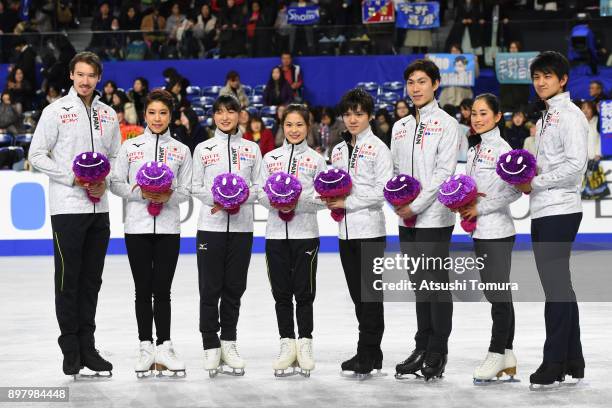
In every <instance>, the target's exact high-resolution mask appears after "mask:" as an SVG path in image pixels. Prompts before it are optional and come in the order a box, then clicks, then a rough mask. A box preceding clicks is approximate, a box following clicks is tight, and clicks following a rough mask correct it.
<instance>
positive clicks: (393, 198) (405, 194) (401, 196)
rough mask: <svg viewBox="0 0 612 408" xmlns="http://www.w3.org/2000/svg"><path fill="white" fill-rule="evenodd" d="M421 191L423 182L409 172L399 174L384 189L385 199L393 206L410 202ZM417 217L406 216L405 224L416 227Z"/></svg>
mask: <svg viewBox="0 0 612 408" xmlns="http://www.w3.org/2000/svg"><path fill="white" fill-rule="evenodd" d="M420 192H421V183H419V180H417V179H415V178H414V177H412V176H409V175H407V174H398V175H397V176H395V177H393V178H392V179H391V180H389V181H387V184H385V188H384V190H383V195H384V196H385V200H387V202H388V203H389V204H391V205H392V206H393V207H401V206H404V205H407V204H410V203H411V202H413V201H414V199H415V198H417V196H418V195H419V193H420ZM416 218H417V216H416V215H415V216H414V217H411V218H404V225H405V226H407V227H414V226H415V224H416Z"/></svg>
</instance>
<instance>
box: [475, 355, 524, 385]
mask: <svg viewBox="0 0 612 408" xmlns="http://www.w3.org/2000/svg"><path fill="white" fill-rule="evenodd" d="M504 374H507V375H508V376H510V378H509V379H504V380H502V379H501V377H502V376H503V375H504ZM515 375H516V357H514V353H513V352H512V350H506V351H505V353H504V354H499V353H492V352H488V353H487V357H486V358H485V360H484V361H483V362H482V364H480V366H478V367H477V368H476V370H474V385H490V384H494V383H499V382H518V380H515V379H514V376H515Z"/></svg>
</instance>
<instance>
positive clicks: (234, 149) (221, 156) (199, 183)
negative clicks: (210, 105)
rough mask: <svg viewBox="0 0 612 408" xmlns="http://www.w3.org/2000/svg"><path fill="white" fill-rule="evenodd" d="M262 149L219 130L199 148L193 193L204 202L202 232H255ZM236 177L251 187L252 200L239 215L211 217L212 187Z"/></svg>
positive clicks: (194, 169)
mask: <svg viewBox="0 0 612 408" xmlns="http://www.w3.org/2000/svg"><path fill="white" fill-rule="evenodd" d="M261 163H262V160H261V151H260V150H259V146H258V145H257V144H256V143H255V142H252V141H250V140H245V139H243V138H242V132H240V131H238V132H237V133H236V134H234V135H231V136H230V135H227V134H225V133H223V132H221V131H220V130H219V129H217V130H216V131H215V136H214V137H213V138H211V139H208V140H206V141H204V142H202V143H200V144H199V145H197V146H196V148H195V150H194V152H193V177H192V182H191V192H192V195H193V196H194V197H196V198H197V199H199V200H200V201H202V207H201V208H200V216H199V218H198V230H200V231H213V232H253V203H254V202H255V201H256V200H257V196H258V194H259V188H260V186H259V182H260V180H261ZM230 172H231V173H236V174H238V175H240V176H241V177H242V178H244V179H245V181H246V182H247V184H248V185H249V190H250V192H249V198H248V200H247V201H246V202H245V203H244V204H243V205H242V206H241V207H240V211H239V212H238V213H237V214H233V215H230V214H228V213H227V212H225V211H219V212H217V213H215V214H211V213H210V210H211V209H212V208H213V206H214V204H215V203H214V201H213V196H212V190H211V188H212V184H213V180H214V179H215V177H216V176H217V175H219V174H222V173H230Z"/></svg>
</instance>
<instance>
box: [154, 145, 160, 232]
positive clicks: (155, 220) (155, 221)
mask: <svg viewBox="0 0 612 408" xmlns="http://www.w3.org/2000/svg"><path fill="white" fill-rule="evenodd" d="M158 143H159V134H158V135H156V139H155V151H154V152H153V154H154V157H155V161H157V145H158ZM156 232H157V216H155V217H153V234H155V233H156Z"/></svg>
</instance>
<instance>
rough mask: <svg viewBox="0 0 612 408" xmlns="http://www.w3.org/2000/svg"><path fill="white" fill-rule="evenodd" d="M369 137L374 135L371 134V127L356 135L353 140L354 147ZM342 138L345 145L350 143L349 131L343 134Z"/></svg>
mask: <svg viewBox="0 0 612 408" xmlns="http://www.w3.org/2000/svg"><path fill="white" fill-rule="evenodd" d="M370 135H374V133H372V127H371V126H368V128H367V129H365V130H364V131H362V132H361V133H359V134H358V135H357V137H356V138H355V145H357V144H358V143H359V142H362V141H365V140H366V139H368V138H369V137H370ZM342 138H343V139H344V141H345V142H346V144H347V145H348V144H350V143H351V140H352V136H351V133H350V132H349V131H346V132H343V133H342Z"/></svg>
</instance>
